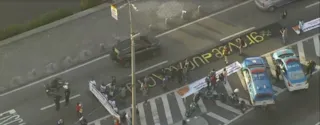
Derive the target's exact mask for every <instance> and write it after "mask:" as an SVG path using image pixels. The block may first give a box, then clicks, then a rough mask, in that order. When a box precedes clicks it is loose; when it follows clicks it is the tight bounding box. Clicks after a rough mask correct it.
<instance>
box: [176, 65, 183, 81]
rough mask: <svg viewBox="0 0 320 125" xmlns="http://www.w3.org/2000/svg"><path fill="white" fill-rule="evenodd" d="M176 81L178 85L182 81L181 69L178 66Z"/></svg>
mask: <svg viewBox="0 0 320 125" xmlns="http://www.w3.org/2000/svg"><path fill="white" fill-rule="evenodd" d="M177 80H178V83H179V84H181V83H182V80H183V73H182V68H181V67H180V66H178V69H177Z"/></svg>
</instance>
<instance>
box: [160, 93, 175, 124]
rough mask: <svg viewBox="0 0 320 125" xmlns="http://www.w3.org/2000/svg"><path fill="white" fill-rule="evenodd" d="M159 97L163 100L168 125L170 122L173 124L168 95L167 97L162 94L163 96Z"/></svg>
mask: <svg viewBox="0 0 320 125" xmlns="http://www.w3.org/2000/svg"><path fill="white" fill-rule="evenodd" d="M161 99H162V102H163V107H164V111H165V114H166V118H167V122H168V125H171V124H173V119H172V115H171V110H170V105H169V102H168V97H167V95H163V96H161Z"/></svg>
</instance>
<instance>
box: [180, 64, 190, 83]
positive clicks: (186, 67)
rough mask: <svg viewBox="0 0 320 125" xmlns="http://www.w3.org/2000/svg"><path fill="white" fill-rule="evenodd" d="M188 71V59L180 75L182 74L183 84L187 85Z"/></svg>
mask: <svg viewBox="0 0 320 125" xmlns="http://www.w3.org/2000/svg"><path fill="white" fill-rule="evenodd" d="M189 69H190V62H189V60H188V59H186V60H185V62H184V66H183V69H182V74H183V78H184V82H185V83H187V81H188V79H189Z"/></svg>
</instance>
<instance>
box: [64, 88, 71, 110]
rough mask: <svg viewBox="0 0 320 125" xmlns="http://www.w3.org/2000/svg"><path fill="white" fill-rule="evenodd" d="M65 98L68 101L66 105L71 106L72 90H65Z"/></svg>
mask: <svg viewBox="0 0 320 125" xmlns="http://www.w3.org/2000/svg"><path fill="white" fill-rule="evenodd" d="M64 97H65V99H66V103H65V105H66V106H67V105H69V99H70V88H67V89H65V91H64Z"/></svg>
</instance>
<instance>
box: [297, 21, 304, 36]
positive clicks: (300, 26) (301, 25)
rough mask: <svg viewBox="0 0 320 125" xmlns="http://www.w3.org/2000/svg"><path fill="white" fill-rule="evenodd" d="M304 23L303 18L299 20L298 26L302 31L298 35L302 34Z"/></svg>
mask: <svg viewBox="0 0 320 125" xmlns="http://www.w3.org/2000/svg"><path fill="white" fill-rule="evenodd" d="M303 25H304V22H303V20H299V22H298V27H299V31H300V33H299V34H298V35H300V34H301V33H302V32H303Z"/></svg>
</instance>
